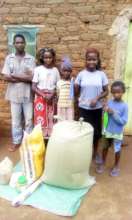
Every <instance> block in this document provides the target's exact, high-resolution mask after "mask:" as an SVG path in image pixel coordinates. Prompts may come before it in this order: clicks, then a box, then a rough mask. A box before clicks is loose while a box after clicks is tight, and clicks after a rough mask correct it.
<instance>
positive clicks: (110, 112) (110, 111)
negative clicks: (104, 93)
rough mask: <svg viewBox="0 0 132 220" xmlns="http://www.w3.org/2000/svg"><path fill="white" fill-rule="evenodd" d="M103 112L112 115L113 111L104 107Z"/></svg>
mask: <svg viewBox="0 0 132 220" xmlns="http://www.w3.org/2000/svg"><path fill="white" fill-rule="evenodd" d="M104 111H105V112H108V113H109V114H113V113H114V111H113V109H111V108H109V107H108V106H105V107H104Z"/></svg>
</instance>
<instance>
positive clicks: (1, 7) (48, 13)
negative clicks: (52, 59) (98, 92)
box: [0, 0, 132, 135]
mask: <svg viewBox="0 0 132 220" xmlns="http://www.w3.org/2000/svg"><path fill="white" fill-rule="evenodd" d="M130 3H132V2H131V0H0V68H2V65H3V60H4V57H5V56H6V54H7V52H8V46H7V32H6V30H5V28H4V26H5V25H23V24H24V25H36V26H38V25H39V26H41V28H40V31H39V33H38V35H37V48H41V47H44V46H49V47H53V48H54V49H55V50H56V52H57V60H59V59H60V57H61V56H62V55H65V54H68V55H70V57H71V59H72V62H73V66H74V74H77V72H78V71H79V70H80V69H82V68H83V66H84V54H85V51H86V48H87V47H89V46H92V47H96V48H97V49H99V51H100V53H101V58H102V65H103V68H104V69H105V71H106V73H107V75H108V77H109V78H110V79H112V77H113V68H114V67H113V65H111V63H112V62H111V61H112V59H113V57H112V52H111V50H112V49H111V48H112V42H113V39H112V37H110V36H109V35H108V30H109V29H110V28H111V25H112V23H113V22H114V20H115V18H116V17H117V16H118V14H119V13H120V11H121V10H122V9H124V7H126V6H128V5H129V4H130ZM5 88H6V84H5V83H4V82H3V80H2V79H1V80H0V135H10V106H9V103H8V102H7V101H5V100H4V92H5Z"/></svg>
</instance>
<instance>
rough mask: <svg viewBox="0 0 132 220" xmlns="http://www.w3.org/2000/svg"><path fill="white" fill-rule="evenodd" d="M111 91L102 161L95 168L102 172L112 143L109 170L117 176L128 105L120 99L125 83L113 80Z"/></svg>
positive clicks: (107, 107) (106, 109) (107, 108)
mask: <svg viewBox="0 0 132 220" xmlns="http://www.w3.org/2000/svg"><path fill="white" fill-rule="evenodd" d="M111 93H112V95H113V99H111V100H109V101H108V104H107V106H106V107H105V109H104V110H105V111H106V112H107V113H108V125H107V127H106V129H105V133H104V146H103V152H102V159H103V162H102V164H100V165H99V166H98V167H97V168H96V172H97V173H100V174H101V173H103V172H104V166H105V162H106V157H107V154H108V150H109V147H110V146H111V144H113V145H114V152H115V162H114V166H113V168H112V170H111V172H110V175H111V176H118V175H119V172H120V169H119V161H120V154H121V145H122V140H123V128H124V126H125V124H126V123H127V120H128V106H127V104H126V103H125V102H124V101H123V100H122V96H123V94H124V93H125V85H124V83H123V82H121V81H115V82H114V83H113V84H112V86H111Z"/></svg>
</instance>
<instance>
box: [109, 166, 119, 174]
mask: <svg viewBox="0 0 132 220" xmlns="http://www.w3.org/2000/svg"><path fill="white" fill-rule="evenodd" d="M119 173H120V169H119V168H116V167H114V168H113V169H112V170H111V172H110V175H111V176H119Z"/></svg>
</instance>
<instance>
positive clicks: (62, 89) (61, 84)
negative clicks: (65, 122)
mask: <svg viewBox="0 0 132 220" xmlns="http://www.w3.org/2000/svg"><path fill="white" fill-rule="evenodd" d="M70 86H71V81H66V80H63V79H61V80H59V81H58V82H57V93H58V107H63V108H68V107H70V108H71V107H72V108H73V99H71V98H70Z"/></svg>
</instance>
